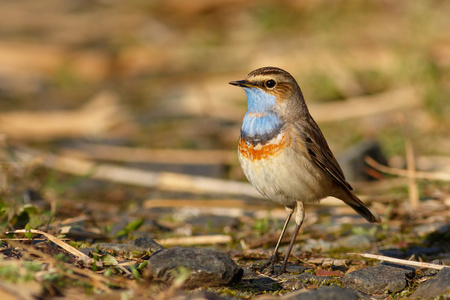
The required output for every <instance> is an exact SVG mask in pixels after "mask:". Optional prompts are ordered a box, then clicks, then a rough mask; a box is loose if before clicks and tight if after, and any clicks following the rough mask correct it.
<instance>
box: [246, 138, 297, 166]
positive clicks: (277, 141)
mask: <svg viewBox="0 0 450 300" xmlns="http://www.w3.org/2000/svg"><path fill="white" fill-rule="evenodd" d="M290 145H291V139H290V138H289V137H287V136H286V133H285V132H283V133H280V134H279V135H278V136H277V137H275V138H274V139H272V140H270V141H268V142H267V143H265V144H263V145H262V144H256V145H252V144H248V143H246V142H245V141H244V140H243V139H241V140H240V141H239V152H240V153H241V155H242V156H243V157H245V158H248V159H251V160H260V159H266V158H269V157H271V156H276V155H278V154H280V151H281V150H282V149H283V148H286V147H289V146H290Z"/></svg>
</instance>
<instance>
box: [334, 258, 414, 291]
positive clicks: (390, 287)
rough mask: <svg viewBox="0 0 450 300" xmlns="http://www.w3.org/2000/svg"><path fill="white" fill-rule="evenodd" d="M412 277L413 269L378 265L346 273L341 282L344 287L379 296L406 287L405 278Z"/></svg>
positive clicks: (392, 265)
mask: <svg viewBox="0 0 450 300" xmlns="http://www.w3.org/2000/svg"><path fill="white" fill-rule="evenodd" d="M413 275H414V268H411V267H405V266H400V265H394V264H380V265H378V266H375V267H368V268H365V269H360V270H356V271H354V272H351V273H347V274H346V275H345V276H344V278H343V279H342V281H343V283H344V284H345V285H346V286H348V287H350V288H352V289H357V290H360V291H362V292H364V293H368V294H379V293H384V292H385V291H389V292H392V293H396V292H399V291H401V290H403V289H404V288H405V287H406V277H412V276H413Z"/></svg>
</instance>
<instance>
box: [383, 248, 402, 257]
mask: <svg viewBox="0 0 450 300" xmlns="http://www.w3.org/2000/svg"><path fill="white" fill-rule="evenodd" d="M378 252H380V254H381V255H384V256H389V257H394V258H403V257H405V252H404V251H402V250H400V249H398V248H388V249H381V250H378Z"/></svg>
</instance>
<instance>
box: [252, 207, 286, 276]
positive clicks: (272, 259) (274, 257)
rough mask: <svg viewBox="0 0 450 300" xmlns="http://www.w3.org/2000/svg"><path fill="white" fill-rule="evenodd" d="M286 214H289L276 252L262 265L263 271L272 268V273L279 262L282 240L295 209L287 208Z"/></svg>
mask: <svg viewBox="0 0 450 300" xmlns="http://www.w3.org/2000/svg"><path fill="white" fill-rule="evenodd" d="M286 212H287V213H288V215H287V217H286V221H284V225H283V229H282V230H281V234H280V237H279V238H278V242H277V245H276V246H275V250H274V251H273V253H272V256H271V257H270V259H269V260H268V261H267V262H266V263H265V264H264V265H262V266H261V267H260V268H259V269H260V270H263V269H264V268H266V267H268V266H271V268H272V272H273V270H274V269H275V264H276V263H277V261H278V255H277V252H278V248H279V247H280V244H281V240H282V239H283V236H284V233H285V232H286V228H287V226H288V224H289V220H290V219H291V216H292V213H293V212H294V209H293V208H289V207H287V206H286Z"/></svg>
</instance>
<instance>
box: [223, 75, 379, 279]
mask: <svg viewBox="0 0 450 300" xmlns="http://www.w3.org/2000/svg"><path fill="white" fill-rule="evenodd" d="M230 84H232V85H237V86H240V87H242V88H243V89H244V90H245V92H246V95H247V103H248V110H247V113H246V114H245V116H244V120H243V123H242V126H241V135H240V139H239V147H238V149H239V151H238V153H239V161H240V163H241V166H242V169H243V171H244V173H245V175H246V177H247V178H248V180H249V181H250V182H251V183H252V184H253V185H254V186H255V188H256V189H257V190H258V191H259V192H260V193H261V194H263V195H264V196H266V197H267V198H269V199H271V200H272V201H275V202H277V203H280V204H282V205H284V206H285V207H286V210H287V212H288V217H287V219H286V222H285V226H284V228H283V231H282V234H281V236H280V239H279V241H278V243H277V246H276V247H275V252H274V255H273V256H272V258H271V260H270V261H269V262H270V263H271V264H272V270H273V267H274V264H275V261H276V252H277V249H278V246H279V244H280V241H281V238H282V235H283V234H284V231H285V229H286V226H287V224H288V222H289V219H290V217H291V215H292V213H293V211H294V209H295V208H297V213H296V217H295V221H296V225H297V226H296V229H295V232H294V236H293V238H292V240H291V244H290V246H289V249H288V252H287V254H286V257H285V260H284V262H283V265H282V268H281V272H283V271H284V270H285V268H286V264H287V260H288V258H289V254H290V251H291V249H292V246H293V244H294V241H295V238H296V235H297V233H298V230H299V229H300V226H301V224H302V222H303V219H304V208H303V203H317V202H319V201H320V200H321V199H323V198H325V197H327V196H334V197H337V198H339V199H341V200H343V201H344V202H345V203H346V204H348V205H349V206H351V207H352V208H353V209H354V210H355V211H356V212H358V213H359V214H360V215H361V216H363V217H364V218H366V219H367V220H368V221H369V222H380V221H381V220H380V218H379V217H378V215H377V214H376V213H374V212H373V211H372V210H371V209H370V208H368V207H367V206H366V205H365V204H364V203H363V202H362V201H361V200H360V199H359V198H358V197H357V196H356V195H355V194H354V193H353V192H352V187H351V186H350V184H348V182H347V181H346V180H345V177H344V174H343V173H342V170H341V168H340V167H339V164H338V162H337V161H336V159H335V158H334V156H333V153H332V152H331V150H330V148H329V147H328V144H327V142H326V140H325V138H324V136H323V134H322V132H321V131H320V129H319V127H318V126H317V124H316V122H315V121H314V119H313V118H312V117H311V115H310V114H309V111H308V108H307V106H306V103H305V101H304V99H303V94H302V92H301V90H300V87H299V86H298V84H297V82H296V81H295V79H294V78H293V77H292V76H291V75H290V74H289V73H288V72H286V71H284V70H282V69H279V68H274V67H266V68H260V69H257V70H254V71H252V72H250V73H249V74H248V75H247V76H246V78H245V79H244V80H239V81H232V82H230Z"/></svg>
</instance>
